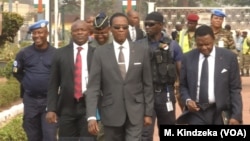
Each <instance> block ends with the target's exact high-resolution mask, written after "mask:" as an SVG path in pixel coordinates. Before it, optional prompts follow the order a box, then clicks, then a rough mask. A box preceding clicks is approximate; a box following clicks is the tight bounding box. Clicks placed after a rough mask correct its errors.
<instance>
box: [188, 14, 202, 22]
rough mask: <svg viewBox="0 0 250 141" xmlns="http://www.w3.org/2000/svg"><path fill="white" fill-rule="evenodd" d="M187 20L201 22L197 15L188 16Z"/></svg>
mask: <svg viewBox="0 0 250 141" xmlns="http://www.w3.org/2000/svg"><path fill="white" fill-rule="evenodd" d="M187 20H188V21H194V22H197V21H198V20H199V16H198V15H196V14H189V15H188V16H187Z"/></svg>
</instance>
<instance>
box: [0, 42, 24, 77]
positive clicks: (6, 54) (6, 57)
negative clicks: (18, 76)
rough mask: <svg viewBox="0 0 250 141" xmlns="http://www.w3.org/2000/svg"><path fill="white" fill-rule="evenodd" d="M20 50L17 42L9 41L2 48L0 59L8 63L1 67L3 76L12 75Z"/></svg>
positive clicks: (0, 49)
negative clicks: (13, 65) (14, 62)
mask: <svg viewBox="0 0 250 141" xmlns="http://www.w3.org/2000/svg"><path fill="white" fill-rule="evenodd" d="M19 50H20V48H19V47H18V46H17V45H16V44H13V43H9V42H7V43H6V44H5V45H4V48H0V61H1V63H5V64H6V65H5V66H4V67H0V76H1V77H5V78H10V76H11V75H12V64H13V61H14V59H15V56H16V53H17V52H18V51H19Z"/></svg>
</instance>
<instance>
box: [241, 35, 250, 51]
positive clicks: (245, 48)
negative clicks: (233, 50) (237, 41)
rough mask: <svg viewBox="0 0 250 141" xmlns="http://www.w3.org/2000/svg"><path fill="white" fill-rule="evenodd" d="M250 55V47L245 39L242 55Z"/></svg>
mask: <svg viewBox="0 0 250 141" xmlns="http://www.w3.org/2000/svg"><path fill="white" fill-rule="evenodd" d="M247 53H248V54H250V49H249V46H248V45H247V38H245V39H244V41H243V45H242V54H247Z"/></svg>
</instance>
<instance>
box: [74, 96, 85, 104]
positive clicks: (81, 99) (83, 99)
mask: <svg viewBox="0 0 250 141" xmlns="http://www.w3.org/2000/svg"><path fill="white" fill-rule="evenodd" d="M74 100H75V103H84V104H85V98H84V96H82V97H80V98H79V100H77V99H75V98H74Z"/></svg>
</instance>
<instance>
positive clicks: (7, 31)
mask: <svg viewBox="0 0 250 141" xmlns="http://www.w3.org/2000/svg"><path fill="white" fill-rule="evenodd" d="M2 15H3V23H2V35H0V47H2V45H4V44H5V43H6V41H9V42H12V43H13V42H14V41H15V40H14V39H15V37H16V35H17V32H18V30H19V28H20V27H21V26H22V25H23V22H24V18H23V17H22V16H21V15H20V14H18V13H11V12H2Z"/></svg>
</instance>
